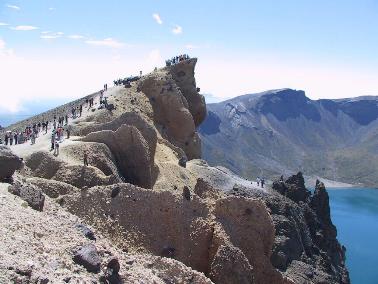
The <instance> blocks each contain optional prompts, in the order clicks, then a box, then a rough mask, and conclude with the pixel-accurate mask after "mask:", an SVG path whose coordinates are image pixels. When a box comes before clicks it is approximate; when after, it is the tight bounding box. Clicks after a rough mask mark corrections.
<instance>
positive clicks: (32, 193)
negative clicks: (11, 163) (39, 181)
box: [9, 181, 45, 211]
mask: <svg viewBox="0 0 378 284" xmlns="http://www.w3.org/2000/svg"><path fill="white" fill-rule="evenodd" d="M9 192H10V193H12V194H14V195H17V196H19V197H20V198H21V199H22V200H25V201H26V202H27V203H28V205H29V206H30V207H31V208H33V209H34V210H37V211H42V210H43V206H44V204H45V196H44V195H43V193H42V191H41V190H40V189H39V188H37V187H35V186H33V185H31V184H25V183H21V182H19V181H16V182H15V183H14V184H13V185H11V186H10V187H9Z"/></svg>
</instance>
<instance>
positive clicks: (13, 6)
mask: <svg viewBox="0 0 378 284" xmlns="http://www.w3.org/2000/svg"><path fill="white" fill-rule="evenodd" d="M6 6H7V7H8V8H10V9H13V10H20V9H21V8H20V7H18V6H16V5H10V4H7V5H6Z"/></svg>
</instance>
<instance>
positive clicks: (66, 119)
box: [64, 114, 68, 125]
mask: <svg viewBox="0 0 378 284" xmlns="http://www.w3.org/2000/svg"><path fill="white" fill-rule="evenodd" d="M64 120H65V125H67V124H68V114H66V116H65V117H64Z"/></svg>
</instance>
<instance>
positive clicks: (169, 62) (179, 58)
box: [165, 54, 190, 66]
mask: <svg viewBox="0 0 378 284" xmlns="http://www.w3.org/2000/svg"><path fill="white" fill-rule="evenodd" d="M188 59H190V57H189V55H187V54H182V55H178V56H175V57H172V58H171V59H167V60H166V61H165V65H166V66H171V65H175V64H177V63H180V62H181V61H185V60H188Z"/></svg>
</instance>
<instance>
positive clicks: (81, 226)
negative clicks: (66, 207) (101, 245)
mask: <svg viewBox="0 0 378 284" xmlns="http://www.w3.org/2000/svg"><path fill="white" fill-rule="evenodd" d="M75 227H76V228H77V229H78V230H79V231H80V232H82V233H83V235H84V236H85V237H87V238H88V239H90V240H93V241H95V240H96V237H95V235H94V233H93V231H92V230H91V229H89V228H88V227H87V226H85V225H84V224H77V225H76V226H75Z"/></svg>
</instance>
